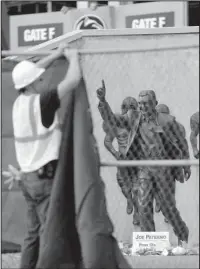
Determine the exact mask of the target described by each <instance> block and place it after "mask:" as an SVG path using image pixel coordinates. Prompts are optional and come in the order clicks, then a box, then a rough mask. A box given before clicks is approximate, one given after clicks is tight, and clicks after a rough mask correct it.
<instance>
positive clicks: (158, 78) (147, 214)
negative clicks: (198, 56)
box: [82, 50, 198, 241]
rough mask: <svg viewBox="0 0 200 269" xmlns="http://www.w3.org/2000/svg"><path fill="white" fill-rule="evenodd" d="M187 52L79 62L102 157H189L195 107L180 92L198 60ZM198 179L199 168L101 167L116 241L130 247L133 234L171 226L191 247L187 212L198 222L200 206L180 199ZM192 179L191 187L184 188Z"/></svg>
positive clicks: (89, 58) (192, 78)
mask: <svg viewBox="0 0 200 269" xmlns="http://www.w3.org/2000/svg"><path fill="white" fill-rule="evenodd" d="M186 54H187V51H186V50H180V51H160V52H156V51H154V52H147V53H145V52H143V53H138V54H135V53H121V54H120V53H118V54H117V53H111V54H98V55H84V56H83V57H82V66H83V72H84V77H85V80H86V84H87V89H88V95H89V100H90V105H91V110H92V117H93V123H94V133H95V137H96V138H97V142H98V145H99V150H100V155H101V159H103V160H106V161H111V160H176V159H178V160H180V159H186V160H187V159H190V157H191V156H192V151H191V153H189V151H190V150H191V145H190V143H189V139H188V138H189V134H190V116H191V115H192V113H193V112H194V111H193V109H194V107H198V105H197V104H196V103H195V102H196V101H195V100H194V98H193V96H189V95H188V94H187V93H186V92H185V94H183V95H182V96H181V97H180V92H181V89H183V88H184V89H186V88H187V85H188V83H194V81H196V79H195V78H196V76H197V74H196V71H195V72H194V73H193V70H194V69H193V68H191V64H192V62H191V60H192V59H193V57H191V58H190V59H189V60H188V61H187V62H186V61H184V59H185V55H186ZM181 58H182V59H183V60H182V61H180V59H181ZM193 60H194V63H195V65H196V66H197V65H198V62H197V61H196V60H195V59H193ZM185 65H186V66H185ZM139 67H140V68H139ZM177 70H181V71H182V74H181V75H180V74H179V72H177ZM166 74H167V75H166ZM180 77H181V80H180ZM145 78H146V79H145ZM152 90H153V91H152ZM154 95H155V96H154ZM190 98H191V99H190ZM187 99H188V100H191V103H193V104H194V106H193V107H191V106H187V109H186V107H184V106H183V104H184V103H188V100H187ZM177 100H179V101H181V102H179V103H178V102H177ZM186 100H187V101H186ZM157 102H158V103H157ZM116 111H117V113H116ZM171 114H173V116H172V115H171ZM174 116H178V117H176V118H178V119H180V121H181V123H180V122H179V121H177V120H176V119H175V117H174ZM197 174H198V172H197V173H196V168H191V167H190V166H184V167H181V166H177V167H166V166H165V167H164V166H163V167H162V166H157V167H152V166H151V167H148V165H147V166H143V167H140V166H138V167H118V168H116V169H115V168H110V167H107V168H102V175H103V179H104V181H105V183H106V186H107V188H106V189H107V201H108V209H109V213H110V215H111V218H112V219H113V222H114V224H115V230H116V234H117V237H118V239H120V238H123V239H125V238H126V239H127V241H130V239H128V237H129V238H131V232H132V231H155V230H156V231H157V230H158V231H159V230H163V231H165V230H166V229H167V230H170V229H171V228H169V227H172V229H173V231H174V234H175V235H176V238H178V239H179V240H183V241H188V236H189V230H190V228H191V221H190V220H189V218H190V217H188V214H190V213H189V211H190V210H191V208H193V209H194V208H195V210H194V211H195V214H191V217H192V218H193V220H194V219H195V222H196V224H197V222H198V220H197V219H198V217H197V214H198V213H197V211H196V208H197V207H198V205H197V200H196V199H195V198H194V197H192V196H190V201H188V202H187V205H186V207H185V209H186V210H188V212H187V213H186V212H184V210H183V207H184V204H185V203H184V202H183V199H180V196H181V192H182V194H183V193H187V190H186V188H187V187H188V186H189V188H190V187H191V188H194V189H195V188H196V187H193V186H191V180H193V179H194V178H195V181H196V180H197V176H198V175H197ZM187 177H190V179H189V181H188V182H187V183H185V184H179V183H184V182H186V181H187ZM191 178H192V179H191ZM176 185H178V190H177V186H176ZM186 185H187V187H186ZM193 185H194V184H193ZM181 188H182V189H181ZM194 189H193V190H192V192H193V191H194ZM177 193H178V194H177ZM177 196H178V201H177ZM180 200H181V201H180ZM180 208H182V210H181V212H180V210H179V209H180ZM189 208H190V209H189ZM193 213H194V212H193ZM156 215H158V216H159V217H157V216H156ZM158 218H159V220H158ZM155 219H156V223H155V221H154V220H155ZM188 220H189V222H190V223H189V224H188ZM158 222H159V224H158ZM160 222H163V223H164V224H162V225H160ZM166 225H168V226H166ZM160 227H161V228H160ZM166 227H167V228H166ZM196 227H197V226H196ZM192 229H193V228H192ZM128 230H129V231H130V232H128V234H129V235H128V236H127V231H128Z"/></svg>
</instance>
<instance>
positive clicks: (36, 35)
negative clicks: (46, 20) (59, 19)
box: [18, 23, 63, 47]
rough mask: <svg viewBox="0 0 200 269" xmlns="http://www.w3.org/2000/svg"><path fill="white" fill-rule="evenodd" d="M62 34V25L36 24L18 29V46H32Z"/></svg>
mask: <svg viewBox="0 0 200 269" xmlns="http://www.w3.org/2000/svg"><path fill="white" fill-rule="evenodd" d="M62 34H63V23H51V24H38V25H27V26H19V27H18V45H19V47H20V46H34V45H38V44H40V43H42V42H45V41H48V40H52V39H53V38H56V37H58V36H61V35H62Z"/></svg>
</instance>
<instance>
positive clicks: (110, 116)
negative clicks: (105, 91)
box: [98, 99, 116, 126]
mask: <svg viewBox="0 0 200 269" xmlns="http://www.w3.org/2000/svg"><path fill="white" fill-rule="evenodd" d="M98 109H99V112H100V114H101V117H102V119H103V120H104V121H105V122H107V123H108V124H109V125H111V126H116V117H115V114H114V113H113V111H112V109H111V107H110V105H109V104H108V102H107V101H106V99H105V100H104V101H99V104H98Z"/></svg>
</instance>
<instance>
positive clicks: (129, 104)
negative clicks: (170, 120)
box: [103, 97, 139, 225]
mask: <svg viewBox="0 0 200 269" xmlns="http://www.w3.org/2000/svg"><path fill="white" fill-rule="evenodd" d="M137 109H138V103H137V101H136V99H135V98H133V97H126V98H125V99H124V100H123V102H122V105H121V114H115V119H116V122H115V124H113V125H112V126H111V125H110V124H108V123H106V122H105V121H104V122H103V130H104V132H105V133H106V136H105V139H104V145H105V147H106V149H107V150H108V151H109V152H110V153H111V154H112V155H113V156H114V157H115V158H116V159H117V160H123V155H124V152H125V150H126V147H127V144H128V137H129V132H130V126H129V124H128V119H127V120H126V119H125V117H124V116H122V115H125V114H126V113H128V112H129V111H131V110H133V111H134V110H137ZM115 138H116V140H117V143H118V151H117V150H115V148H114V146H113V141H114V139H115ZM136 180H137V178H136V177H135V173H134V169H133V168H132V167H127V168H124V167H121V168H118V169H117V182H118V185H119V186H120V188H121V191H122V193H123V194H124V196H125V197H126V199H127V207H126V212H127V214H131V213H132V212H133V208H134V214H133V224H134V225H139V216H138V206H137V199H136V196H137V192H136V188H135V187H136Z"/></svg>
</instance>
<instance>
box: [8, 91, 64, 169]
mask: <svg viewBox="0 0 200 269" xmlns="http://www.w3.org/2000/svg"><path fill="white" fill-rule="evenodd" d="M12 118H13V129H14V140H15V150H16V157H17V161H18V163H19V166H20V168H21V170H22V171H23V172H33V171H36V170H38V169H39V168H41V167H42V166H44V165H45V164H47V163H48V162H50V161H52V160H57V159H58V155H59V148H60V143H61V129H60V123H59V120H58V115H57V113H56V114H55V117H54V121H53V123H52V125H51V126H50V127H49V128H45V127H44V126H43V124H42V121H41V109H40V95H39V94H34V95H23V94H21V95H20V96H19V97H18V98H17V99H16V101H15V102H14V105H13V113H12Z"/></svg>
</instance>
